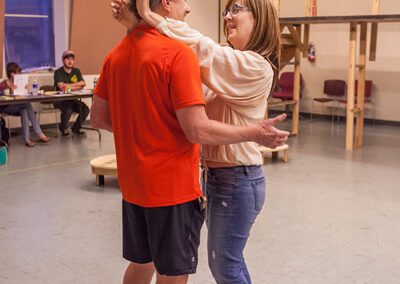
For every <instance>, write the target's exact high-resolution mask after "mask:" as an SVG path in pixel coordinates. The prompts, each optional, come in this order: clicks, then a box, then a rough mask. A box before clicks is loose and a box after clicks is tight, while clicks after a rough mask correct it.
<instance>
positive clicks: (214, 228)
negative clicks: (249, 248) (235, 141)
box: [203, 166, 265, 284]
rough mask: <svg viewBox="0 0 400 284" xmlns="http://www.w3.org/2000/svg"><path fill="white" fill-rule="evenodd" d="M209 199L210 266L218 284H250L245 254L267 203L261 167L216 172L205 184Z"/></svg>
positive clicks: (210, 174)
mask: <svg viewBox="0 0 400 284" xmlns="http://www.w3.org/2000/svg"><path fill="white" fill-rule="evenodd" d="M203 187H204V192H205V194H206V196H207V198H208V206H207V227H208V242H207V248H208V265H209V267H210V269H211V273H212V275H213V277H214V279H215V280H216V282H217V283H218V284H239V283H240V284H250V283H251V278H250V275H249V272H248V271H247V267H246V262H245V260H244V257H243V250H244V248H245V246H246V243H247V239H248V238H249V235H250V230H251V227H252V226H253V224H254V222H255V219H256V217H257V215H258V214H259V213H260V211H261V209H262V207H263V204H264V201H265V178H264V173H263V169H262V167H261V166H238V167H234V168H213V169H209V170H208V173H207V182H206V183H205V184H203Z"/></svg>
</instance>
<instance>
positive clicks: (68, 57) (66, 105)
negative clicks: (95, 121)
mask: <svg viewBox="0 0 400 284" xmlns="http://www.w3.org/2000/svg"><path fill="white" fill-rule="evenodd" d="M62 61H63V66H62V67H60V68H59V69H57V70H56V72H55V73H54V84H55V85H56V87H57V89H58V90H60V91H65V90H71V91H78V90H81V89H83V88H84V87H85V85H86V83H85V81H84V80H83V77H82V74H81V71H80V70H79V69H78V68H75V67H73V66H74V62H75V53H74V52H73V51H72V50H67V51H64V53H63V55H62ZM54 107H55V108H58V109H60V110H61V123H60V125H59V129H60V131H61V134H62V136H69V135H70V133H69V131H68V130H67V128H68V121H69V119H70V118H71V115H72V113H74V112H75V113H78V114H79V115H78V117H77V119H76V121H75V123H74V125H73V126H72V127H71V130H72V133H73V134H75V135H85V132H84V131H82V130H81V128H82V124H83V123H84V122H85V120H86V118H87V117H88V115H89V112H90V110H89V108H88V106H87V105H86V104H85V103H84V102H82V101H79V100H68V101H60V102H56V103H54Z"/></svg>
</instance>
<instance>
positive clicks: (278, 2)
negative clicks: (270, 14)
mask: <svg viewBox="0 0 400 284" xmlns="http://www.w3.org/2000/svg"><path fill="white" fill-rule="evenodd" d="M274 6H275V9H276V12H277V13H278V17H279V16H280V15H281V0H274Z"/></svg>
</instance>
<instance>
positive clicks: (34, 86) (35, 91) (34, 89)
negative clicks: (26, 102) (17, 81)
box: [32, 80, 39, 96]
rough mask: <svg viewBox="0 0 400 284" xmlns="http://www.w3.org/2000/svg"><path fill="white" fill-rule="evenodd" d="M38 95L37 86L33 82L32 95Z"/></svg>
mask: <svg viewBox="0 0 400 284" xmlns="http://www.w3.org/2000/svg"><path fill="white" fill-rule="evenodd" d="M38 94H39V84H38V81H37V80H33V83H32V95H33V96H37V95H38Z"/></svg>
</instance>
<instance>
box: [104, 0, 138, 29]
mask: <svg viewBox="0 0 400 284" xmlns="http://www.w3.org/2000/svg"><path fill="white" fill-rule="evenodd" d="M127 1H128V0H112V1H111V4H110V5H111V11H112V16H113V18H114V19H115V20H117V21H118V22H120V23H121V24H122V25H123V26H125V27H127V28H128V29H133V28H134V27H136V25H137V23H138V21H139V20H138V19H137V18H136V17H135V15H134V14H133V13H132V12H131V11H129V7H128V3H127Z"/></svg>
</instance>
